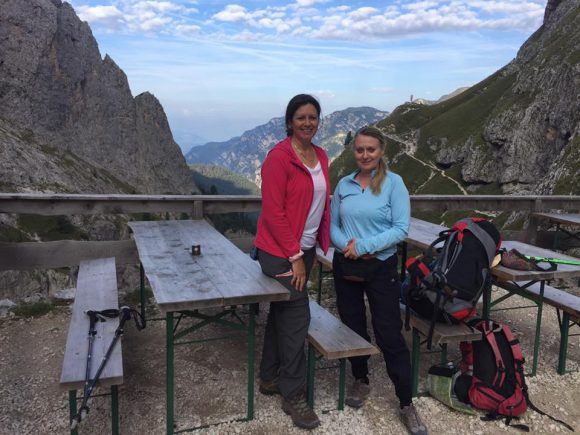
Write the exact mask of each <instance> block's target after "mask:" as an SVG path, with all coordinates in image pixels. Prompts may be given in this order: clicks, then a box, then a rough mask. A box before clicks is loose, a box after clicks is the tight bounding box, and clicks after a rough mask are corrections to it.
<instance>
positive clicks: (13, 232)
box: [0, 224, 31, 242]
mask: <svg viewBox="0 0 580 435" xmlns="http://www.w3.org/2000/svg"><path fill="white" fill-rule="evenodd" d="M30 240H31V239H30V237H28V236H27V235H26V234H25V233H23V232H22V231H20V230H19V229H18V228H14V227H11V226H8V225H5V224H0V242H30Z"/></svg>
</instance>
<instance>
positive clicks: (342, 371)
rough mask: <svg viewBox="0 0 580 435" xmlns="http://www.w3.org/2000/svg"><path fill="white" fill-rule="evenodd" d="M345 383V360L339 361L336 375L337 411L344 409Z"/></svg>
mask: <svg viewBox="0 0 580 435" xmlns="http://www.w3.org/2000/svg"><path fill="white" fill-rule="evenodd" d="M345 383H346V358H341V359H340V374H339V375H338V410H339V411H342V410H343V409H344V387H345Z"/></svg>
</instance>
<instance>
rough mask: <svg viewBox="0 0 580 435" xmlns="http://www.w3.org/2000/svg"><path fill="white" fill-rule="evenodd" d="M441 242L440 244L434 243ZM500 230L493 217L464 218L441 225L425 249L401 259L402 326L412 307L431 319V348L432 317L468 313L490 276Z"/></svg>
mask: <svg viewBox="0 0 580 435" xmlns="http://www.w3.org/2000/svg"><path fill="white" fill-rule="evenodd" d="M441 242H443V247H442V248H439V249H437V250H436V249H435V246H436V245H438V244H439V243H441ZM500 246H501V236H500V234H499V231H498V230H497V228H496V227H495V225H494V224H493V223H491V222H490V221H488V220H485V219H482V218H465V219H461V220H459V221H457V222H456V223H455V224H454V225H453V227H451V229H449V230H445V231H442V232H441V233H440V234H439V237H438V238H437V239H436V240H434V241H433V243H431V245H430V246H429V248H428V249H427V250H426V251H425V253H424V254H423V255H421V256H419V257H415V258H411V259H410V260H408V261H407V263H406V264H405V266H406V269H407V278H406V280H405V282H404V283H403V294H404V295H405V296H404V297H403V303H404V304H405V305H406V312H405V327H406V328H407V330H408V329H409V318H410V310H411V309H412V310H413V311H414V312H416V313H417V314H418V315H419V316H422V317H425V318H428V319H431V326H430V329H429V334H428V336H427V347H428V348H429V349H430V348H431V341H432V337H433V330H434V327H435V322H446V323H449V324H453V323H458V322H459V321H461V320H463V319H465V318H468V317H471V316H472V315H473V314H474V313H475V305H476V304H477V301H478V300H479V297H480V296H481V294H482V293H483V290H484V288H485V286H486V285H489V283H490V280H491V272H490V269H491V265H492V262H493V259H494V257H495V256H496V254H497V253H498V252H499V249H500Z"/></svg>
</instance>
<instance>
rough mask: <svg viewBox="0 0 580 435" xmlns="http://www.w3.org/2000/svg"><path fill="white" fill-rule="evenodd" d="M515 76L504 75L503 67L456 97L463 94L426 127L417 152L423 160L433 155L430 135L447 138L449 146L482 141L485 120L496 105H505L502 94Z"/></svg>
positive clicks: (478, 143) (422, 131)
mask: <svg viewBox="0 0 580 435" xmlns="http://www.w3.org/2000/svg"><path fill="white" fill-rule="evenodd" d="M515 80H516V75H515V74H510V75H507V76H503V70H499V71H498V72H497V73H495V74H493V75H492V76H490V77H489V78H487V79H485V80H484V81H482V82H481V83H479V84H477V85H475V86H474V87H472V88H471V89H469V90H468V91H466V92H464V93H462V94H459V95H458V96H457V97H455V98H452V99H451V100H449V101H451V102H455V99H456V98H458V97H461V98H458V101H456V102H455V103H456V104H454V105H452V106H451V105H450V106H449V109H448V110H445V111H444V112H443V113H441V115H440V116H437V117H436V118H434V119H433V120H432V121H430V122H429V123H427V124H425V125H424V126H423V127H422V129H421V136H420V138H419V147H418V149H417V154H416V156H417V157H418V158H420V159H422V160H429V159H433V152H432V151H431V148H430V143H429V142H430V140H429V139H431V140H433V139H435V140H440V139H441V138H446V139H447V144H446V145H445V146H446V147H457V146H461V145H463V144H464V143H465V142H466V141H467V140H468V139H469V138H470V137H472V138H473V140H474V145H475V146H478V145H482V144H483V138H482V137H481V134H482V131H483V125H484V123H485V121H486V120H487V119H488V117H489V115H490V114H491V113H492V112H493V111H494V109H496V107H497V106H500V105H501V99H502V97H504V95H505V94H506V93H507V92H508V90H509V89H510V88H511V86H512V85H513V83H514V82H515ZM464 94H465V96H464ZM444 105H445V102H443V103H441V106H444ZM436 106H439V104H438V105H436Z"/></svg>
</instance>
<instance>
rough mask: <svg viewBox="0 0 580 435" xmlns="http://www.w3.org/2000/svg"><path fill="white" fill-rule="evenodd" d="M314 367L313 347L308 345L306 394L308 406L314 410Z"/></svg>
mask: <svg viewBox="0 0 580 435" xmlns="http://www.w3.org/2000/svg"><path fill="white" fill-rule="evenodd" d="M315 365H316V355H315V353H314V347H313V346H312V345H311V344H310V343H308V366H307V371H306V392H307V399H308V406H310V407H311V408H314V366H315Z"/></svg>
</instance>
